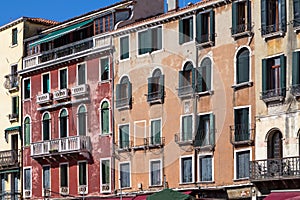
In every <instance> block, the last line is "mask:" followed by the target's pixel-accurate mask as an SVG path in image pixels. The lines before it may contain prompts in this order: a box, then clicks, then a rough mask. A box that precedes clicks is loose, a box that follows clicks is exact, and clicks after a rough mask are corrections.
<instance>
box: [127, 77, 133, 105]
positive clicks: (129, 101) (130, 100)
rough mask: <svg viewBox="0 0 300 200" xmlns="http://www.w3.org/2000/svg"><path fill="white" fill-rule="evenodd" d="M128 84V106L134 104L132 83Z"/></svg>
mask: <svg viewBox="0 0 300 200" xmlns="http://www.w3.org/2000/svg"><path fill="white" fill-rule="evenodd" d="M127 84H128V105H131V103H132V84H131V83H130V82H128V83H127Z"/></svg>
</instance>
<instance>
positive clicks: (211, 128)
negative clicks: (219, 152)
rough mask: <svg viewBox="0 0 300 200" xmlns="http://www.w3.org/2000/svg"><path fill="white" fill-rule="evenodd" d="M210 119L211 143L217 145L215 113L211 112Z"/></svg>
mask: <svg viewBox="0 0 300 200" xmlns="http://www.w3.org/2000/svg"><path fill="white" fill-rule="evenodd" d="M209 121H210V131H209V133H210V135H209V144H210V145H215V115H214V114H213V113H211V114H209Z"/></svg>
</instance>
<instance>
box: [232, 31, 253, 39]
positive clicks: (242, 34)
mask: <svg viewBox="0 0 300 200" xmlns="http://www.w3.org/2000/svg"><path fill="white" fill-rule="evenodd" d="M252 35H253V32H252V31H244V32H240V33H235V34H232V35H231V36H232V37H233V39H234V40H237V39H239V38H243V37H250V36H252Z"/></svg>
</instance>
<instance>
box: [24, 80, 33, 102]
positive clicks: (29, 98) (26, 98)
mask: <svg viewBox="0 0 300 200" xmlns="http://www.w3.org/2000/svg"><path fill="white" fill-rule="evenodd" d="M25 81H29V86H30V88H29V91H28V92H29V97H26V92H27V91H26V88H25V86H26V85H25ZM22 88H23V100H24V101H26V100H31V78H30V77H28V78H24V79H23V87H22Z"/></svg>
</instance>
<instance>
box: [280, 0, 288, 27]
mask: <svg viewBox="0 0 300 200" xmlns="http://www.w3.org/2000/svg"><path fill="white" fill-rule="evenodd" d="M285 4H286V1H285V0H281V7H280V8H279V9H281V16H280V20H281V24H280V25H281V26H280V30H282V31H284V32H285V31H286V23H287V21H286V5H285Z"/></svg>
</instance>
